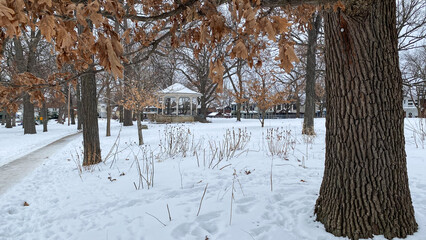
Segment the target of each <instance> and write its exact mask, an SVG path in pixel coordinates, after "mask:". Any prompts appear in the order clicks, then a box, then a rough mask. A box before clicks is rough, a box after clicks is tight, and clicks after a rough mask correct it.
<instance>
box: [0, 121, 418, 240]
mask: <svg viewBox="0 0 426 240" xmlns="http://www.w3.org/2000/svg"><path fill="white" fill-rule="evenodd" d="M324 123H325V121H324V119H316V120H315V128H316V133H317V136H316V138H315V139H313V141H311V142H312V143H309V142H310V141H309V139H304V138H303V137H302V135H301V134H300V132H301V126H302V120H301V119H291V120H266V124H265V128H261V127H260V123H259V121H257V120H245V119H243V122H235V119H212V123H207V124H202V123H191V124H176V125H168V129H169V130H171V127H172V126H175V127H179V128H183V129H185V132H186V133H187V132H188V129H189V131H190V134H191V138H190V139H188V141H189V143H188V145H189V146H190V147H189V149H190V150H188V151H187V152H186V156H185V157H184V156H182V154H177V155H175V156H172V157H171V156H168V154H167V153H165V152H164V151H163V152H161V147H162V146H163V147H164V146H166V144H165V142H164V136H165V133H164V131H165V128H166V126H167V125H161V124H149V123H148V127H149V129H148V130H144V133H143V134H144V140H145V143H146V145H145V146H143V147H142V148H139V147H138V146H137V144H136V143H135V142H137V132H136V126H132V127H123V128H122V130H121V132H120V125H119V124H118V123H116V122H114V123H113V127H112V137H108V138H106V137H104V130H105V121H100V128H101V129H100V133H101V147H102V156H103V158H106V157H107V156H108V153H109V152H111V149H112V146H113V145H114V143H115V142H117V143H118V148H113V150H112V153H111V154H109V158H108V159H106V160H105V162H104V163H100V164H98V165H97V166H95V167H93V168H92V169H90V170H83V172H82V174H81V175H80V174H79V171H78V167H77V163H78V157H77V155H80V158H81V148H82V146H81V139H78V140H75V141H72V142H70V144H69V145H68V146H67V147H66V148H65V149H62V150H61V151H60V152H58V153H57V154H55V155H54V156H52V157H51V158H49V159H47V160H46V162H45V163H44V164H43V165H42V166H40V167H39V168H37V169H36V170H35V171H34V172H33V173H32V174H31V175H30V176H28V177H27V178H26V179H25V180H24V181H23V182H22V183H20V184H18V185H16V186H14V187H12V188H11V189H10V190H9V191H8V192H7V193H5V194H4V195H2V196H0V239H123V240H128V239H147V240H150V239H153V240H157V239H173V240H175V239H185V240H186V239H198V240H204V239H207V238H208V239H219V240H227V239H230V240H234V239H256V240H260V239H290V240H292V239H324V240H326V239H344V238H336V237H334V236H333V235H331V234H329V233H327V232H326V231H325V230H324V227H323V225H322V224H321V223H318V222H315V221H314V220H315V217H314V216H313V210H314V205H315V201H316V198H317V194H318V191H319V188H320V184H321V178H322V175H323V170H324V153H325V141H324V140H325V126H324V125H325V124H324ZM278 127H282V128H283V129H285V130H290V131H291V134H290V135H291V136H290V138H291V139H292V140H294V141H295V145H294V149H292V148H290V149H289V150H288V156H287V158H288V159H287V160H285V159H283V158H280V157H278V156H275V157H274V159H273V162H272V163H273V170H272V176H273V177H272V179H273V191H271V181H270V175H271V160H272V157H271V156H270V153H269V152H268V144H267V140H265V138H266V136H267V129H270V128H278ZM232 128H233V129H234V130H235V131H238V128H242V129H247V132H248V133H250V134H251V135H250V141H249V142H248V143H247V145H246V147H245V148H244V149H243V150H238V151H236V152H235V154H234V156H233V157H232V158H230V159H229V160H226V159H224V160H222V161H221V162H220V163H218V164H217V166H216V167H214V168H213V169H211V168H209V166H208V165H209V158H211V155H212V154H213V153H210V152H211V150H210V147H209V145H212V144H214V143H216V144H218V142H219V141H221V140H223V139H224V137H223V136H224V134H225V132H226V130H227V129H231V131H232ZM283 129H281V130H282V131H283ZM174 130H176V129H174ZM64 131H68V130H64ZM2 132H4V130H2ZM119 133H120V138H119V141H117V135H118V134H119ZM181 133H182V134H184V133H183V132H181ZM192 135H193V136H194V139H192ZM286 136H288V135H286ZM160 139H162V140H161V142H160ZM406 141H407V143H406V149H407V155H408V157H407V160H408V171H409V177H410V188H411V193H412V198H413V204H414V208H415V211H416V218H417V222H418V224H419V231H418V232H417V233H416V234H415V235H413V236H409V237H408V238H407V239H425V237H426V201H425V199H426V178H425V177H424V172H425V170H426V162H425V157H424V155H425V153H426V151H425V149H422V148H421V146H419V148H416V144H415V142H414V139H413V135H412V133H411V132H408V131H406ZM18 143H19V142H16V141H11V142H7V141H4V142H3V144H4V145H2V149H4V148H7V147H9V146H10V147H11V148H12V147H14V145H15V144H18ZM198 143H199V144H198ZM209 143H210V144H209ZM417 143H418V142H417ZM19 144H21V145H22V144H24V143H22V142H21V143H19ZM25 144H33V143H30V142H28V143H25ZM193 148H195V149H196V150H197V154H196V156H194V149H193ZM213 148H214V147H213ZM204 149H205V150H204ZM151 152H152V155H151ZM204 152H205V153H204ZM142 153H146V154H145V156H146V157H145V158H144V157H143V154H142ZM10 154H13V153H10ZM204 155H206V157H205V159H206V160H205V161H204ZM135 156H137V159H139V160H138V161H139V164H140V169H141V171H142V172H143V175H144V177H145V178H148V179H150V175H149V174H148V176H147V174H146V173H145V172H144V170H145V169H146V163H147V161H146V160H148V166H149V168H150V169H152V166H151V165H150V164H149V161H150V160H151V159H152V158H153V159H154V183H153V187H152V186H150V188H149V189H148V187H147V184H146V182H144V188H143V189H142V188H141V189H139V190H136V187H138V186H139V182H140V180H139V179H140V175H139V174H138V164H137V162H136V160H135ZM197 156H198V161H197ZM2 157H3V158H4V157H6V156H4V155H2ZM7 157H10V156H7ZM114 157H115V160H114ZM303 161H305V166H306V168H303V167H302V166H301V165H302V164H303ZM204 162H206V163H204ZM216 163H217V160H215V161H214V162H213V163H212V165H215V164H216ZM151 173H152V172H151ZM142 180H143V178H142ZM207 184H208V186H207V190H206V192H205V196H204V198H203V201H202V204H201V209H200V212H199V215H198V216H197V212H198V210H199V206H200V201H201V199H202V196H203V192H204V189H205V188H206V185H207ZM232 193H233V196H234V200H233V201H232V209H231V199H232ZM24 202H27V203H28V204H29V206H23V205H24ZM167 206H168V207H169V210H170V216H171V219H172V220H171V221H170V220H169V214H168V210H167ZM231 213H232V219H231ZM374 239H384V238H383V236H376V237H375V238H374Z"/></svg>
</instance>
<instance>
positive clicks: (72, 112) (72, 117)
mask: <svg viewBox="0 0 426 240" xmlns="http://www.w3.org/2000/svg"><path fill="white" fill-rule="evenodd" d="M70 115H71V124H72V125H75V113H74V107H73V102H72V95H71V98H70Z"/></svg>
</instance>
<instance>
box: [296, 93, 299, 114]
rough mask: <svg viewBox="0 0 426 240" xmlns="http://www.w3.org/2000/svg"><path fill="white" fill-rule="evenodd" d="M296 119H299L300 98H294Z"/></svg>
mask: <svg viewBox="0 0 426 240" xmlns="http://www.w3.org/2000/svg"><path fill="white" fill-rule="evenodd" d="M296 118H300V97H297V98H296Z"/></svg>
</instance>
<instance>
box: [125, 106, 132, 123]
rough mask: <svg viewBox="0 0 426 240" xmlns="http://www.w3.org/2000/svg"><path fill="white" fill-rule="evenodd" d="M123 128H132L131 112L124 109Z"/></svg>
mask: <svg viewBox="0 0 426 240" xmlns="http://www.w3.org/2000/svg"><path fill="white" fill-rule="evenodd" d="M123 112H124V116H123V126H133V121H132V110H129V109H126V108H124V111H123Z"/></svg>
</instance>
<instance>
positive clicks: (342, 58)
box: [315, 0, 417, 239]
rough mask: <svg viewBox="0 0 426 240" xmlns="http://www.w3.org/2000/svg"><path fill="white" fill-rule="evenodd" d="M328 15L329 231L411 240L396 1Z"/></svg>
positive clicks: (323, 203) (323, 213)
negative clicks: (407, 239) (407, 237)
mask: <svg viewBox="0 0 426 240" xmlns="http://www.w3.org/2000/svg"><path fill="white" fill-rule="evenodd" d="M348 2H349V3H351V4H353V5H351V6H348V5H349V4H347V6H346V9H347V10H345V12H340V11H337V12H333V11H328V12H326V13H325V14H324V24H325V42H326V57H325V60H326V89H327V101H328V103H327V104H328V107H327V117H326V128H327V133H326V159H325V170H324V177H323V181H322V185H321V190H320V194H319V197H318V199H317V203H316V206H315V213H316V215H317V220H318V221H320V222H322V223H323V224H324V226H325V229H326V230H327V231H328V232H331V233H333V234H334V235H336V236H348V237H349V238H352V239H359V238H371V237H373V234H374V235H381V234H383V235H384V236H385V237H386V238H388V239H391V238H394V237H399V238H405V237H406V236H407V235H409V234H413V233H414V232H415V231H416V230H417V223H416V220H415V218H414V210H413V206H412V202H411V195H410V189H409V186H408V176H407V166H406V165H407V163H406V154H405V139H404V118H403V109H402V104H401V103H402V78H401V72H400V71H399V64H398V61H399V59H398V52H397V40H398V39H397V37H398V36H397V33H396V27H395V26H396V17H395V12H396V5H395V1H394V0H383V1H371V0H365V1H348Z"/></svg>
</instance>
